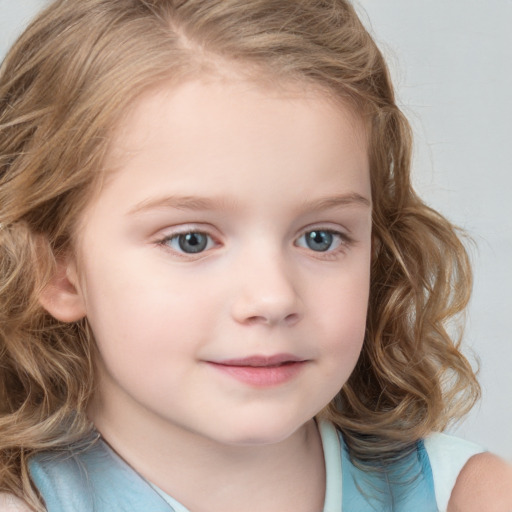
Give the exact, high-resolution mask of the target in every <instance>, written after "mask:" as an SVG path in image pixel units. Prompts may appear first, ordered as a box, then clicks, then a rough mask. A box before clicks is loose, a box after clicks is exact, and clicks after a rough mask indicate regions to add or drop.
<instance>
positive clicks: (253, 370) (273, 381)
mask: <svg viewBox="0 0 512 512" xmlns="http://www.w3.org/2000/svg"><path fill="white" fill-rule="evenodd" d="M308 362H309V361H308V360H307V359H303V358H300V357H297V356H295V355H292V354H276V355H272V356H261V355H254V356H250V357H244V358H237V359H224V360H220V361H208V364H209V365H210V366H211V367H212V368H214V369H215V370H217V371H219V372H221V373H222V374H224V375H227V376H228V377H232V378H234V379H236V380H238V381H240V382H242V383H244V384H248V385H250V386H253V387H273V386H278V385H281V384H285V383H286V382H289V381H290V380H292V379H293V378H295V377H297V376H298V375H299V374H300V372H301V371H302V370H303V369H304V367H305V366H306V364H307V363H308Z"/></svg>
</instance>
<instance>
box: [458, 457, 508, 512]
mask: <svg viewBox="0 0 512 512" xmlns="http://www.w3.org/2000/svg"><path fill="white" fill-rule="evenodd" d="M481 510H486V511H488V512H510V511H512V466H510V465H509V464H508V463H506V462H505V461H504V460H502V459H500V458H499V457H497V456H496V455H493V454H491V453H480V454H477V455H474V456H473V457H471V458H470V459H469V460H468V462H467V463H466V464H465V466H464V467H463V468H462V471H461V472H460V474H459V476H458V478H457V482H456V484H455V487H454V488H453V492H452V495H451V498H450V502H449V505H448V512H473V511H475V512H476V511H478V512H480V511H481Z"/></svg>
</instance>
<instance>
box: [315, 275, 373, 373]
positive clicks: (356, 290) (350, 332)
mask: <svg viewBox="0 0 512 512" xmlns="http://www.w3.org/2000/svg"><path fill="white" fill-rule="evenodd" d="M368 299H369V272H367V271H366V269H365V268H363V269H362V270H361V271H360V272H359V273H358V275H357V274H356V275H353V276H352V278H350V279H340V280H338V282H337V283H336V286H334V287H331V288H330V290H329V293H326V294H324V295H323V296H320V295H319V297H318V300H317V301H316V306H315V307H316V310H317V313H316V314H317V315H318V318H322V322H320V323H321V324H322V326H323V327H320V328H323V329H325V336H324V339H325V340H326V344H325V349H326V350H327V351H328V352H329V354H330V356H331V362H332V364H331V369H332V371H333V372H336V371H339V370H341V373H342V374H343V375H345V376H346V378H348V375H347V373H350V372H351V371H352V369H353V367H354V366H355V364H356V362H357V359H358V357H359V354H360V351H361V348H362V345H363V341H364V336H365V332H366V320H367V311H368Z"/></svg>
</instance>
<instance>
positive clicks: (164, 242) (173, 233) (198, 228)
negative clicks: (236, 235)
mask: <svg viewBox="0 0 512 512" xmlns="http://www.w3.org/2000/svg"><path fill="white" fill-rule="evenodd" d="M212 231H213V229H211V228H210V229H208V227H205V225H204V224H187V225H180V226H178V227H176V228H174V229H173V228H167V229H165V230H163V233H162V234H161V235H160V236H157V238H156V240H155V241H154V243H155V244H156V245H158V246H160V247H162V248H163V249H164V250H166V251H169V252H171V253H173V254H174V255H176V256H177V257H180V258H184V259H198V258H201V257H204V256H205V255H206V254H207V253H208V252H209V251H210V250H212V249H213V248H215V247H216V246H219V245H221V242H220V241H219V237H218V236H215V235H214V234H213V233H212ZM190 233H198V234H202V235H206V236H207V237H209V238H210V240H211V241H212V242H213V246H212V247H209V248H207V249H204V250H203V251H200V252H197V253H187V252H182V251H178V250H176V249H173V248H172V247H170V245H169V244H168V242H169V241H170V240H172V239H174V238H176V237H179V236H181V235H188V234H190Z"/></svg>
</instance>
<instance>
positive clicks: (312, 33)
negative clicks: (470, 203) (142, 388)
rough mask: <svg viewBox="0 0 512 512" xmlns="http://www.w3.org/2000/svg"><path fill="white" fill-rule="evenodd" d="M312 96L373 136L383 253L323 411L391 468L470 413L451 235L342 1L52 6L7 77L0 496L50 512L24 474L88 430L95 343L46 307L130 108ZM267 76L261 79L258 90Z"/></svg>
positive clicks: (467, 278) (457, 257)
mask: <svg viewBox="0 0 512 512" xmlns="http://www.w3.org/2000/svg"><path fill="white" fill-rule="evenodd" d="M226 66H227V67H228V68H229V69H236V70H237V71H239V72H241V73H243V74H245V75H247V76H249V77H252V78H253V79H254V80H261V79H263V78H264V79H266V80H267V81H271V82H272V81H275V82H276V83H277V82H280V83H285V84H286V83H299V84H300V83H302V84H306V85H311V86H314V87H317V88H321V90H323V91H325V92H326V93H329V94H331V95H333V96H334V97H336V98H339V99H340V100H341V101H342V102H344V103H345V104H350V105H351V106H352V107H354V108H355V109H356V110H357V111H358V112H359V113H360V115H362V116H363V117H364V119H365V121H366V124H367V127H368V136H369V152H370V162H371V181H372V199H373V236H374V254H373V260H372V270H371V272H372V276H371V293H370V304H369V312H368V322H367V331H366V338H365V342H364V346H363V350H362V353H361V357H360V359H359V361H358V363H357V366H356V368H355V370H354V372H353V374H352V376H351V377H350V379H349V380H348V382H347V383H346V384H345V386H344V387H343V389H342V390H341V391H340V392H339V394H338V396H337V397H336V398H335V399H334V400H333V402H332V403H331V404H330V405H329V406H328V407H327V408H326V409H325V410H324V411H323V412H322V414H324V415H326V416H327V417H329V418H330V419H331V420H332V421H334V423H335V424H336V425H337V426H338V428H339V429H340V430H341V431H342V432H343V434H344V438H345V440H346V443H347V445H348V448H349V451H350V454H351V456H352V457H353V459H354V460H355V461H358V462H359V463H361V464H381V463H384V462H385V461H387V460H389V459H392V458H394V457H397V456H400V454H403V453H404V452H407V450H408V449H410V448H411V446H413V445H414V443H415V442H416V441H417V440H418V439H419V438H421V437H422V436H425V435H426V434H428V433H429V432H431V431H432V430H435V429H443V428H444V427H445V426H446V424H447V423H448V421H449V420H450V419H454V418H458V417H460V416H461V415H462V414H464V413H465V412H466V411H467V410H468V409H469V408H470V407H471V405H472V404H473V403H474V400H475V399H476V398H477V396H478V393H479V389H478V385H477V383H476V380H475V376H474V373H473V371H472V369H471V367H470V365H469V364H468V362H467V361H466V359H465V358H464V357H463V356H462V354H461V353H460V351H459V339H458V337H455V338H454V337H453V336H450V335H449V334H448V332H447V322H448V321H449V320H450V319H452V318H453V317H454V316H457V315H458V314H459V313H461V312H462V311H463V310H464V308H465V306H466V304H467V302H468V298H469V293H470V288H471V272H470V267H469V263H468V257H467V254H466V251H465V249H464V246H463V245H462V243H461V241H460V239H459V237H458V234H457V231H456V229H455V228H454V227H453V226H452V225H451V224H450V223H449V222H448V221H447V220H446V219H445V218H443V217H442V216H441V215H440V214H438V213H436V212H435V211H433V210H432V209H430V208H429V207H428V206H426V205H425V204H424V203H423V202H422V201H421V200H420V199H419V198H418V197H417V195H416V194H415V193H414V191H413V188H412V186H411V183H410V153H411V136H410V129H409V125H408V123H407V121H406V120H405V118H404V117H403V115H402V113H401V112H400V110H399V109H398V107H397V105H396V103H395V99H394V93H393V88H392V85H391V82H390V78H389V75H388V70H387V68H386V64H385V62H384V59H383V57H382V55H381V53H380V52H379V50H378V48H377V46H376V45H375V43H374V41H373V40H372V38H371V36H370V35H369V34H368V32H367V31H366V30H365V28H364V27H363V25H362V24H361V22H360V20H359V19H358V17H357V15H356V13H355V11H354V9H353V7H352V6H351V5H350V4H349V3H348V2H347V1H345V0H57V1H54V2H53V3H51V4H50V5H49V6H48V7H47V8H46V10H44V11H43V12H42V13H41V14H40V15H39V16H38V17H37V18H36V20H35V21H34V22H33V23H32V24H31V25H30V26H29V27H28V28H27V30H26V31H25V32H24V34H22V36H21V37H20V38H19V40H18V41H17V42H16V43H15V45H14V46H13V48H12V49H11V51H10V53H9V54H8V56H7V58H6V59H5V61H4V63H3V65H2V67H1V69H0V259H1V267H0V398H1V404H0V491H7V492H11V493H14V494H16V495H18V496H20V497H22V498H24V499H25V500H26V501H27V502H28V503H29V504H30V505H32V506H33V507H35V508H38V509H42V508H41V505H40V503H39V501H38V497H37V494H36V493H35V492H34V491H33V489H32V487H31V485H30V478H29V475H28V471H27V459H28V457H30V455H31V454H33V453H34V452H36V451H39V450H43V449H52V448H57V447H59V446H62V445H65V444H68V443H70V442H73V441H75V440H77V439H79V438H81V437H82V436H84V434H85V433H86V432H88V431H89V430H90V429H91V425H90V422H89V421H88V420H87V417H86V414H85V411H86V407H87V404H88V402H89V400H90V397H91V394H92V391H93V382H94V375H93V373H94V372H93V368H94V367H93V355H92V354H93V350H94V343H93V338H92V335H91V333H90V331H89V329H88V327H87V324H86V321H80V322H76V323H71V324H66V323H62V322H59V321H57V320H55V319H53V318H52V317H51V316H50V315H48V314H47V313H46V312H45V310H44V309H43V308H42V307H41V305H40V303H39V297H40V294H41V291H42V290H44V288H45V286H47V284H48V282H49V280H50V278H51V276H52V275H53V273H54V272H55V268H56V262H57V261H58V259H59V258H60V257H62V255H63V254H64V253H66V251H69V250H72V247H73V234H74V232H75V224H76V222H77V218H78V216H79V214H80V212H81V211H82V210H83V208H84V205H85V204H86V203H87V202H88V200H89V199H90V197H91V194H93V193H94V191H95V190H96V189H97V187H98V186H99V182H100V181H101V177H102V175H103V173H104V172H105V169H104V168H103V162H104V157H105V154H106V152H107V150H108V143H109V140H110V138H111V134H112V133H113V130H114V129H115V128H116V126H117V125H118V124H119V122H120V119H122V115H123V113H124V112H125V111H126V109H127V107H128V106H129V105H130V104H131V103H132V102H133V101H134V100H135V99H136V98H137V97H138V96H140V94H142V93H143V92H144V91H145V90H146V89H147V88H149V87H154V86H155V85H156V84H158V83H159V82H162V81H169V80H175V81H178V80H185V79H186V78H187V77H191V76H197V75H198V74H199V73H204V72H210V73H214V72H216V70H221V69H224V68H226ZM262 77H263V78H262Z"/></svg>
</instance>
